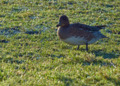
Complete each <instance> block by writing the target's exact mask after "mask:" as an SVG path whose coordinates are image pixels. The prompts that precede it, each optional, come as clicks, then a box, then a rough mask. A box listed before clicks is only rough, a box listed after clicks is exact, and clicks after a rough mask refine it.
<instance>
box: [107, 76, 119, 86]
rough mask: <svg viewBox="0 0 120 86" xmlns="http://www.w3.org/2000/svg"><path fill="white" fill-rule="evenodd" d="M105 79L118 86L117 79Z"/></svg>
mask: <svg viewBox="0 0 120 86" xmlns="http://www.w3.org/2000/svg"><path fill="white" fill-rule="evenodd" d="M106 79H107V80H108V81H110V82H113V83H114V84H115V86H120V80H119V79H115V78H111V77H106Z"/></svg>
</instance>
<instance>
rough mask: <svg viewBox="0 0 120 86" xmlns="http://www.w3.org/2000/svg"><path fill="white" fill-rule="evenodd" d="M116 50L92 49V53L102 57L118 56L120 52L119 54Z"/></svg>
mask: <svg viewBox="0 0 120 86" xmlns="http://www.w3.org/2000/svg"><path fill="white" fill-rule="evenodd" d="M117 52H118V53H117ZM117 52H110V53H106V52H104V51H101V50H97V51H95V50H94V51H92V53H94V54H95V56H102V57H103V58H104V59H111V58H118V57H119V56H120V54H119V52H120V51H117Z"/></svg>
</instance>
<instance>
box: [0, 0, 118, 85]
mask: <svg viewBox="0 0 120 86" xmlns="http://www.w3.org/2000/svg"><path fill="white" fill-rule="evenodd" d="M119 4H120V0H104V1H103V0H99V1H97V0H66V1H65V0H0V86H8V85H9V86H120V5H119ZM63 14H64V15H67V16H68V17H69V19H70V22H71V23H77V22H80V23H83V24H88V25H91V26H94V25H107V27H106V29H104V30H101V32H102V34H104V35H105V36H107V37H109V38H107V39H102V40H99V41H97V42H96V43H94V44H91V45H89V51H88V52H86V51H85V45H81V46H80V50H76V48H77V46H72V45H68V44H66V43H64V42H62V41H60V40H59V38H58V36H57V34H56V33H57V32H56V30H57V28H56V25H57V24H58V21H59V17H60V16H61V15H63Z"/></svg>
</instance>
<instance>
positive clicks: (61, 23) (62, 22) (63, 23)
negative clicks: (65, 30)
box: [56, 15, 69, 27]
mask: <svg viewBox="0 0 120 86" xmlns="http://www.w3.org/2000/svg"><path fill="white" fill-rule="evenodd" d="M59 26H60V27H67V26H69V19H68V17H67V16H66V15H62V16H61V17H60V18H59V23H58V24H57V26H56V27H59Z"/></svg>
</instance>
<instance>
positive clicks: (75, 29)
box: [68, 24, 95, 41]
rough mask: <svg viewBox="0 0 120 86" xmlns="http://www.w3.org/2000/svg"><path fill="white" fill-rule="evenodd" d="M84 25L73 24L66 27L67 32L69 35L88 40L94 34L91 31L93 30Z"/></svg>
mask: <svg viewBox="0 0 120 86" xmlns="http://www.w3.org/2000/svg"><path fill="white" fill-rule="evenodd" d="M85 27H86V26H79V25H75V24H74V25H71V26H70V27H68V32H69V34H70V35H71V36H75V37H80V38H83V39H85V40H86V41H89V40H91V39H92V38H94V37H95V36H94V34H93V33H92V32H93V31H91V30H90V29H91V28H89V27H87V28H85ZM83 28H84V29H83Z"/></svg>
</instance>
